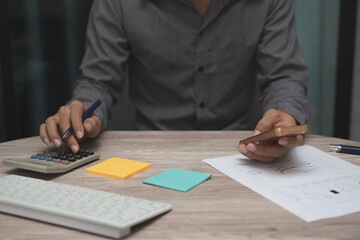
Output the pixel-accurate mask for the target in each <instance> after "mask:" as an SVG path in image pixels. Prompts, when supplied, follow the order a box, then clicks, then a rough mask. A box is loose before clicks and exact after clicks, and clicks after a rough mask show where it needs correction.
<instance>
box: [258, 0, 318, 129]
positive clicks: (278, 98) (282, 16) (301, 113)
mask: <svg viewBox="0 0 360 240" xmlns="http://www.w3.org/2000/svg"><path fill="white" fill-rule="evenodd" d="M295 28H296V26H295V13H294V2H293V1H292V0H290V1H289V0H273V1H272V3H271V5H270V8H269V12H268V16H267V20H266V24H265V28H264V31H263V34H262V36H261V40H260V43H259V46H258V50H257V56H256V58H257V63H258V74H257V80H258V86H259V89H260V92H261V102H262V107H263V111H264V112H265V111H267V110H269V109H270V108H274V109H278V110H281V111H284V112H287V113H289V114H290V115H292V116H293V117H294V118H295V119H296V120H297V122H298V123H300V124H304V123H307V122H309V120H310V118H311V114H312V112H311V107H310V104H309V102H308V100H307V99H306V94H307V85H308V78H309V76H308V69H307V65H306V63H305V60H304V57H303V55H302V52H301V49H300V46H299V43H298V41H297V36H296V29H295Z"/></svg>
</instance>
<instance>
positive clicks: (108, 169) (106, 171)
mask: <svg viewBox="0 0 360 240" xmlns="http://www.w3.org/2000/svg"><path fill="white" fill-rule="evenodd" d="M151 166H152V164H151V163H146V162H139V161H134V160H129V159H125V158H118V157H113V158H109V159H107V160H105V161H103V162H101V163H98V164H96V165H94V166H92V167H89V168H87V169H85V172H87V173H92V174H97V175H101V176H105V177H112V178H118V179H121V180H125V179H127V178H129V177H131V176H133V175H135V174H138V173H140V172H142V171H145V170H146V169H148V168H151Z"/></svg>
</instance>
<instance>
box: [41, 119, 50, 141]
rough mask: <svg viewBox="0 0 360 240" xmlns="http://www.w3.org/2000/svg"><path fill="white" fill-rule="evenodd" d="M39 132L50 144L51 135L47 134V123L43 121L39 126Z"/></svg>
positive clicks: (42, 138)
mask: <svg viewBox="0 0 360 240" xmlns="http://www.w3.org/2000/svg"><path fill="white" fill-rule="evenodd" d="M39 132H40V138H41V140H42V141H43V142H44V143H45V144H46V145H49V144H50V140H49V139H50V138H49V135H48V134H47V131H46V124H45V123H43V124H41V125H40V128H39Z"/></svg>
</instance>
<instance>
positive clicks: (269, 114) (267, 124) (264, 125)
mask: <svg viewBox="0 0 360 240" xmlns="http://www.w3.org/2000/svg"><path fill="white" fill-rule="evenodd" d="M279 114H280V112H279V111H277V110H275V109H270V110H268V111H266V112H265V113H264V115H263V117H262V118H261V119H260V121H259V122H258V124H257V125H256V127H255V130H254V135H256V134H255V133H257V134H259V133H262V132H265V131H268V130H270V129H271V128H272V127H274V126H275V125H276V124H277V123H278V122H279V121H280V116H279Z"/></svg>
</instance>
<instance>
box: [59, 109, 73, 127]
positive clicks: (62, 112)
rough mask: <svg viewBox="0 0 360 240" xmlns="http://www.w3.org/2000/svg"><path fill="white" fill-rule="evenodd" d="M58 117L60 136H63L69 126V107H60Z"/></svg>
mask: <svg viewBox="0 0 360 240" xmlns="http://www.w3.org/2000/svg"><path fill="white" fill-rule="evenodd" d="M58 116H59V127H60V130H61V134H64V133H65V132H66V130H67V129H68V128H69V127H70V126H71V120H70V107H69V106H62V107H60V109H59V111H58Z"/></svg>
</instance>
